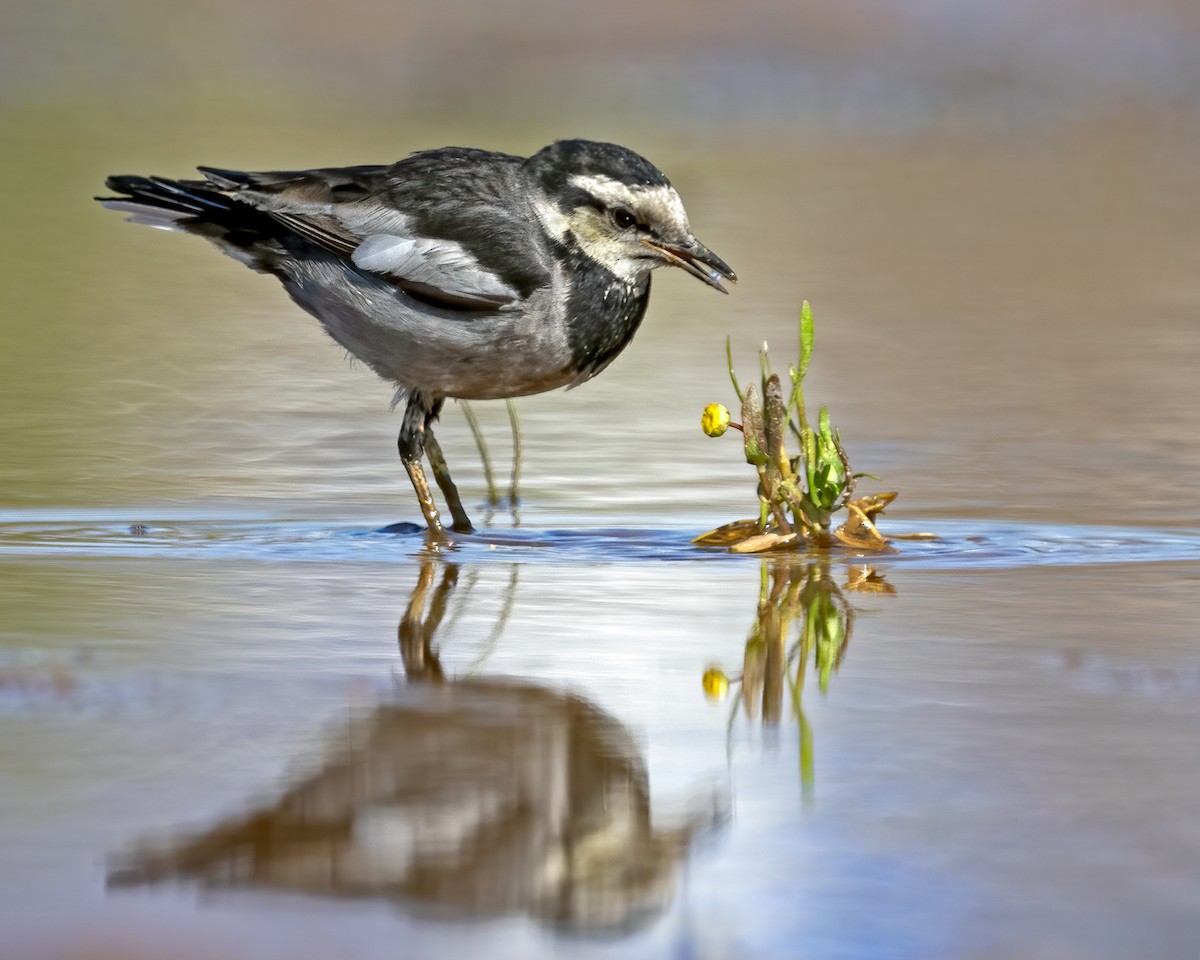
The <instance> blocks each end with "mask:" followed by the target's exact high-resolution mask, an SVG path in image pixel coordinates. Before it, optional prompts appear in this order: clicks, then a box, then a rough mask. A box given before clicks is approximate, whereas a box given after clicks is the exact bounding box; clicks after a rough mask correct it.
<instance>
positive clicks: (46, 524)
mask: <svg viewBox="0 0 1200 960" xmlns="http://www.w3.org/2000/svg"><path fill="white" fill-rule="evenodd" d="M703 526H704V522H703V521H699V522H698V523H697V524H696V526H695V527H688V528H686V529H685V528H683V527H682V526H681V527H675V528H666V529H643V528H631V529H623V528H600V529H587V528H583V529H528V528H522V529H512V530H494V529H490V530H483V531H480V532H478V533H475V534H472V535H470V536H464V537H460V538H459V539H458V540H457V541H456V542H455V543H454V544H453V545H452V546H449V547H444V548H441V550H440V551H439V552H441V553H442V554H443V555H445V556H446V557H447V558H451V557H452V558H454V559H455V560H458V561H462V562H486V561H488V560H501V561H504V562H512V561H514V560H521V561H528V562H555V563H562V562H570V563H622V562H631V561H647V560H656V561H676V562H677V561H690V562H726V563H744V562H747V558H746V557H745V556H734V555H731V554H729V553H727V552H725V551H723V550H714V549H702V548H699V547H696V546H693V545H692V543H691V538H692V537H693V536H695V535H696V534H697V533H698V532H699V531H700V530H701V528H702V527H703ZM918 529H920V530H922V531H927V532H929V533H933V534H936V535H937V536H938V538H939V539H936V540H927V541H901V542H900V543H899V544H898V547H899V550H898V552H896V553H894V554H886V555H878V554H862V555H861V556H863V557H864V558H868V559H870V560H871V562H872V563H875V564H884V565H889V566H890V565H903V566H905V567H908V568H916V569H926V568H928V569H943V570H945V569H996V568H1013V567H1026V566H1076V565H1083V564H1097V563H1151V562H1165V561H1180V560H1200V531H1190V530H1184V531H1180V530H1166V529H1155V528H1150V527H1104V526H1072V525H1054V524H1040V523H1022V522H1014V521H998V520H953V519H951V520H947V519H937V520H931V521H928V522H920V523H918V522H916V521H913V522H908V523H897V522H893V523H890V524H889V525H888V531H889V532H890V533H894V534H898V535H899V534H904V533H911V532H915V531H916V530H918ZM426 550H427V548H426V545H425V541H424V538H423V536H422V534H421V529H420V528H419V527H417V526H415V525H411V524H401V525H394V526H391V527H386V528H382V529H381V528H373V527H370V526H366V525H350V524H345V523H342V524H333V523H328V522H321V521H314V520H275V519H262V518H257V519H256V518H242V517H235V518H230V517H228V516H195V515H193V516H185V517H177V518H159V519H153V518H147V517H141V518H138V519H130V518H128V517H121V518H116V519H115V518H114V517H113V515H111V514H110V515H108V516H107V517H106V516H100V515H92V516H76V517H63V516H61V515H52V516H46V515H26V516H21V515H15V514H13V513H11V512H10V513H8V514H6V515H2V516H0V560H2V559H5V558H9V559H17V558H22V559H45V560H70V559H79V558H98V557H106V558H126V559H154V560H158V559H168V558H169V559H173V560H189V559H195V560H249V561H254V560H258V561H263V562H321V563H374V562H389V561H397V560H406V559H410V558H412V557H414V556H417V555H420V554H423V553H424V552H425V551H426ZM838 556H840V557H853V556H855V555H854V554H849V553H839V554H838Z"/></svg>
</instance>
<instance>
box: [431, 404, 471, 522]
mask: <svg viewBox="0 0 1200 960" xmlns="http://www.w3.org/2000/svg"><path fill="white" fill-rule="evenodd" d="M425 455H426V456H427V457H429V466H430V468H431V469H432V470H433V479H434V480H436V481H437V485H438V486H439V487H441V488H442V495H443V496H444V497H445V498H446V506H447V507H449V508H450V515H451V516H452V517H454V524H453V527H454V531H455V533H474V532H475V528H474V527H473V526H471V518H470V517H468V516H467V511H466V510H465V509H464V508H463V505H462V500H461V499H460V498H459V496H458V487H457V486H455V484H454V481H453V480H452V479H451V478H450V468H449V467H448V466H446V457H445V455H444V454H443V453H442V447H441V444H439V443H438V442H437V438H436V437H434V435H433V430H432V429H430V428H429V427H428V426H426V428H425Z"/></svg>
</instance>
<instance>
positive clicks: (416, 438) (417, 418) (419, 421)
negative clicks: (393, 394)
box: [396, 390, 446, 540]
mask: <svg viewBox="0 0 1200 960" xmlns="http://www.w3.org/2000/svg"><path fill="white" fill-rule="evenodd" d="M431 413H432V411H431V408H430V407H429V406H428V404H427V401H426V400H425V398H424V397H423V396H422V395H421V394H420V393H418V392H417V391H415V390H414V391H412V393H410V394H409V397H408V406H406V407H405V408H404V420H403V421H402V423H401V426H400V437H399V439H398V440H397V442H396V444H397V446H398V447H399V448H400V462H401V463H403V464H404V469H405V470H407V471H408V479H409V480H411V481H412V485H413V489H414V490H415V491H416V492H417V503H418V504H420V506H421V513H422V515H423V516H424V517H425V524H426V526H428V527H429V534H430V536H431V537H433V539H435V540H444V539H445V538H446V530H445V528H444V527H443V526H442V518H441V517H439V516H438V511H437V505H436V504H435V503H434V502H433V494H432V493H431V492H430V490H429V481H428V480H426V479H425V471H424V469H422V467H421V455H422V453H424V451H425V426H426V423H427V422H428V420H429V419H430V417H431Z"/></svg>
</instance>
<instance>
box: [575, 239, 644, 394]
mask: <svg viewBox="0 0 1200 960" xmlns="http://www.w3.org/2000/svg"><path fill="white" fill-rule="evenodd" d="M560 251H561V255H562V257H563V259H564V261H565V262H564V266H565V268H566V271H567V274H568V275H569V276H570V277H572V279H573V283H572V287H571V294H570V296H569V297H568V299H567V342H568V343H569V344H570V347H571V357H572V360H573V361H574V366H575V369H576V370H578V371H579V379H578V380H577V381H576V382H577V383H582V382H583V381H585V380H590V379H591V378H592V377H594V376H595V375H596V374H598V373H599V372H600V371H601V370H603V369H604V368H605V367H607V366H608V365H609V364H610V363H612V361H613V360H614V359H615V358H616V356H617V354H618V353H620V352H621V351H622V350H624V349H625V347H626V346H628V345H629V341H630V340H632V339H633V335H634V334H635V333H637V329H638V327H639V326H641V323H642V318H643V317H644V316H645V315H646V306H647V305H648V304H649V302H650V276H649V274H647V275H646V276H645V277H643V278H642V279H641V280H639V281H638V282H637V283H634V284H629V283H626V282H625V281H624V280H621V279H620V278H618V277H617V276H616V275H615V274H613V273H610V272H609V271H608V270H606V269H604V267H602V266H600V265H599V264H598V263H596V261H595V260H593V259H592V258H591V257H589V256H587V255H586V254H585V253H583V251H581V250H580V249H579V248H578V247H575V246H573V245H572V246H567V245H562V246H561V247H560Z"/></svg>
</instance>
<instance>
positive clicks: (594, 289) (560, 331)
mask: <svg viewBox="0 0 1200 960" xmlns="http://www.w3.org/2000/svg"><path fill="white" fill-rule="evenodd" d="M199 170H200V171H201V172H202V173H203V174H204V176H205V178H206V179H204V180H167V179H163V178H161V177H137V176H115V177H110V178H109V179H108V180H107V185H108V187H109V189H111V190H114V191H116V192H117V193H119V194H121V196H120V197H100V198H97V199H99V200H100V201H101V202H102V203H103V204H104V206H106V207H109V208H110V209H113V210H121V211H124V212H127V213H131V214H133V216H132V217H131V218H130V219H131V220H132V221H133V222H136V223H145V224H149V225H150V226H154V227H163V228H167V229H172V230H183V231H185V232H187V233H195V234H199V235H200V236H202V237H205V238H206V239H208V240H210V241H212V243H214V244H215V245H216V246H217V247H219V248H220V249H221V250H222V251H223V252H225V253H226V254H228V255H229V256H231V257H233V258H235V259H237V260H240V261H241V262H242V263H244V264H246V265H247V266H248V267H250V268H252V269H254V270H257V271H259V272H261V273H269V274H273V275H274V276H275V277H277V278H278V279H279V280H280V282H281V283H282V284H283V286H284V289H286V290H287V292H288V294H289V295H290V296H291V297H292V299H293V300H295V301H296V303H298V304H299V305H300V306H301V307H303V308H304V309H305V310H307V311H308V312H309V313H311V314H312V315H313V316H315V317H316V318H317V319H318V320H320V321H321V324H322V325H323V326H324V328H325V330H326V331H327V332H328V333H329V335H330V336H331V337H333V339H334V340H336V341H337V342H338V343H339V344H341V345H342V346H343V347H344V348H345V349H346V350H348V351H349V352H350V353H351V354H353V355H354V356H355V357H358V358H359V359H360V360H362V361H364V362H365V363H366V364H368V365H369V366H370V367H371V369H372V370H374V371H375V372H376V373H377V374H379V376H381V377H382V378H384V379H385V380H390V381H392V382H393V383H395V384H396V385H397V386H398V387H399V388H400V391H401V394H398V395H397V396H398V397H399V396H401V395H403V396H404V397H406V398H407V405H406V407H405V410H404V419H403V421H402V426H401V428H400V438H399V447H400V457H401V460H402V461H403V463H404V467H405V469H406V470H407V471H408V475H409V478H410V479H411V480H412V483H413V487H414V488H415V489H416V492H417V499H418V501H419V502H420V505H421V512H422V513H423V514H424V516H425V520H426V523H427V524H428V526H429V530H430V532H431V534H432V535H433V536H434V537H439V538H440V537H443V536H444V530H443V528H442V524H441V520H440V518H439V517H438V512H437V508H436V507H435V506H434V502H433V497H432V495H431V493H430V490H429V484H428V482H427V481H426V479H425V473H424V471H423V470H422V468H421V457H422V455H423V454H427V455H428V457H429V462H430V466H431V467H432V469H433V473H434V478H435V479H436V480H437V482H438V485H439V486H440V487H441V489H442V492H443V494H444V495H445V497H446V501H447V506H448V507H449V508H450V511H451V515H452V516H453V519H454V523H453V527H454V529H455V530H458V531H462V532H468V531H470V530H471V522H470V520H469V519H468V517H467V513H466V511H465V510H464V509H463V506H462V502H461V500H460V499H459V496H458V492H457V490H456V489H455V487H454V484H453V482H452V481H451V479H450V474H449V471H448V469H447V467H446V462H445V458H444V456H443V455H442V452H441V450H440V448H439V447H438V445H437V441H436V440H435V439H434V437H433V431H432V423H433V421H434V420H435V419H436V418H437V415H438V413H439V412H440V410H441V408H442V404H443V402H444V401H445V399H446V398H447V397H455V398H459V399H464V400H490V399H499V398H508V397H518V396H524V395H527V394H531V393H541V392H542V391H545V390H553V389H555V388H556V387H563V386H565V387H573V386H575V385H577V384H580V383H583V382H584V381H585V380H589V379H591V378H592V377H594V376H595V375H596V374H598V373H599V372H600V371H601V370H603V369H604V368H605V367H607V366H608V364H609V363H611V362H612V360H613V358H614V357H616V355H617V354H618V353H620V352H621V350H623V349H624V348H625V346H626V344H628V343H629V341H630V340H631V339H632V338H633V335H634V333H635V332H636V331H637V328H638V325H639V324H640V323H641V321H642V317H643V315H644V314H645V312H646V304H647V302H648V301H649V298H650V272H651V271H652V270H654V268H655V267H659V266H662V265H663V264H670V265H672V266H676V267H682V268H683V269H684V270H686V271H687V272H688V273H690V274H691V275H692V276H694V277H698V278H699V279H701V280H703V281H704V282H705V283H707V284H708V285H709V286H711V287H715V288H716V289H717V290H720V291H722V292H725V288H724V287H723V286H722V285H721V280H722V278H724V279H728V280H732V281H736V280H737V277H736V275H735V274H734V272H733V271H732V270H731V269H730V268H729V266H728V265H727V264H726V263H725V261H724V260H722V259H721V258H720V257H718V256H717V255H716V254H715V253H713V252H712V251H711V250H709V249H708V248H707V247H706V246H704V244H702V243H700V241H698V240H697V239H696V238H695V237H694V236H693V235H692V229H691V227H690V226H689V224H688V217H687V213H686V211H685V210H684V208H683V203H682V201H681V200H680V199H679V194H678V193H676V192H675V189H674V187H672V186H671V183H670V181H669V180H668V179H667V178H666V177H665V176H664V175H663V174H662V172H661V171H660V170H659V169H658V168H657V167H655V166H654V165H653V164H651V163H650V162H649V161H647V160H645V159H643V158H642V157H640V156H638V155H637V154H636V153H633V152H632V151H630V150H627V149H625V148H624V147H620V146H616V145H615V144H611V143H594V142H591V141H588V140H562V141H559V142H558V143H554V144H551V145H550V146H548V147H546V148H545V149H543V150H540V151H538V152H537V153H535V154H534V155H533V156H531V157H528V158H524V157H515V156H510V155H508V154H504V153H494V152H491V151H487V150H475V149H469V148H464V147H445V148H443V149H440V150H428V151H425V152H421V153H415V154H413V155H412V156H410V157H407V158H406V159H404V160H401V161H399V162H397V163H394V164H392V165H391V166H360V167H338V168H329V169H319V170H296V171H282V172H274V173H243V172H241V171H236V170H218V169H213V168H210V167H200V168H199Z"/></svg>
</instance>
